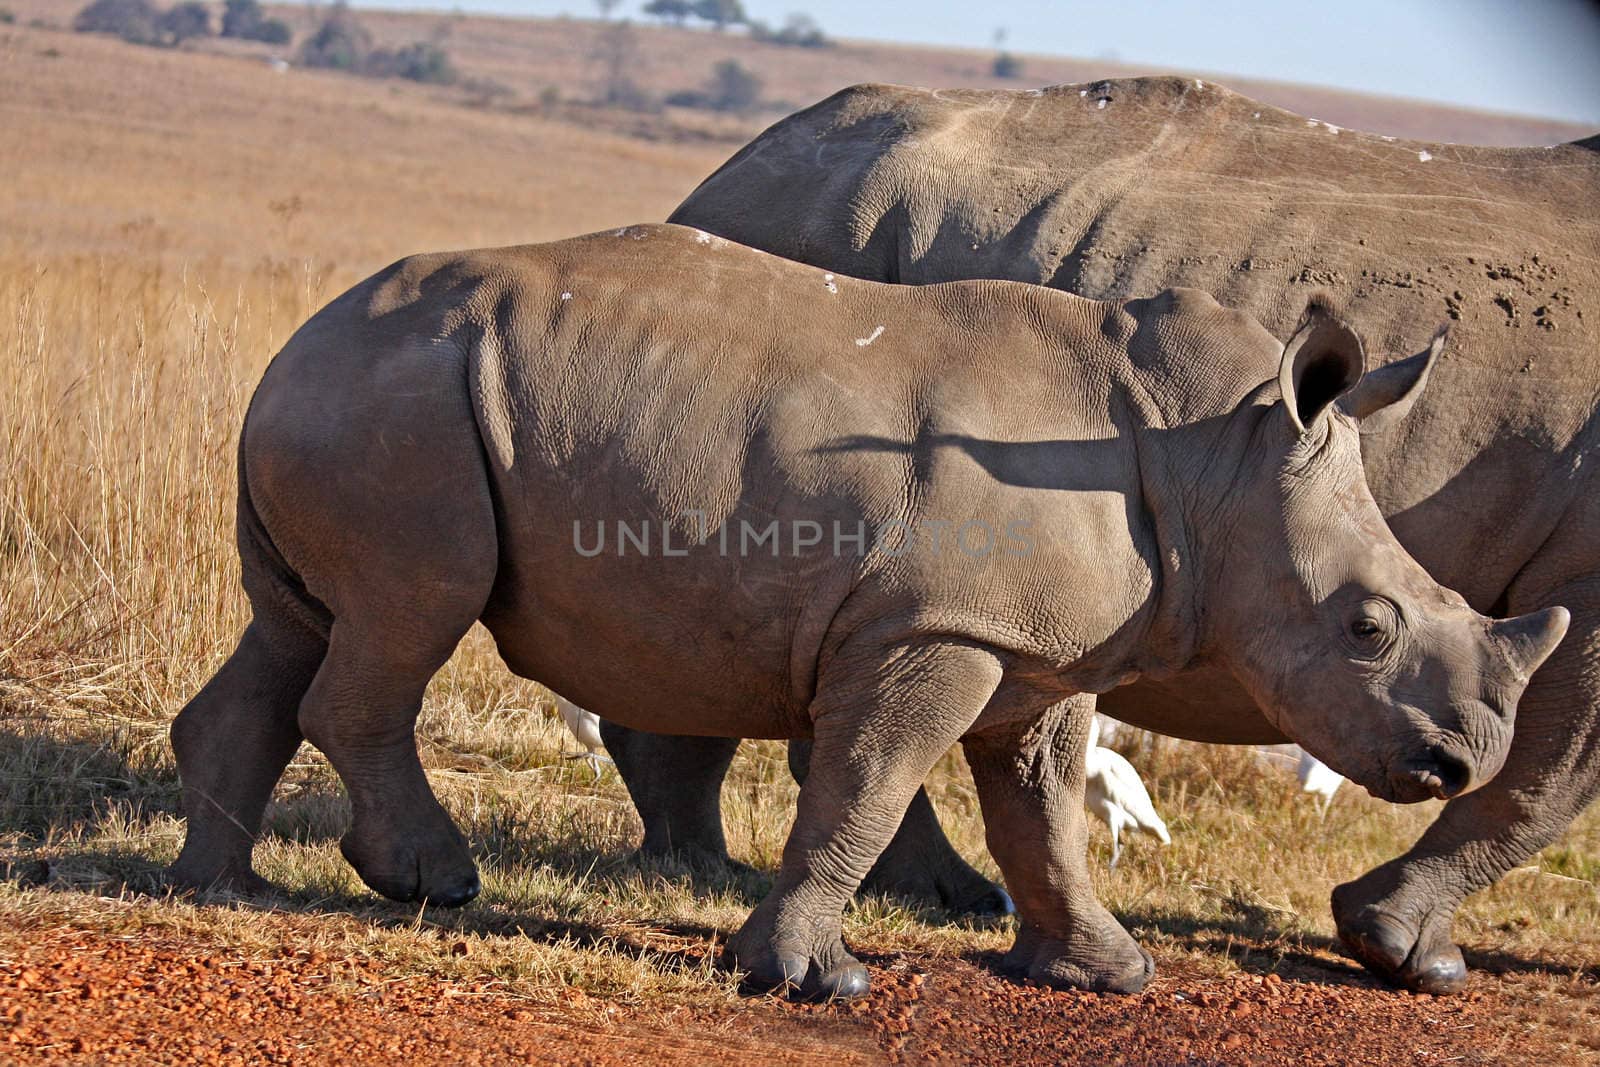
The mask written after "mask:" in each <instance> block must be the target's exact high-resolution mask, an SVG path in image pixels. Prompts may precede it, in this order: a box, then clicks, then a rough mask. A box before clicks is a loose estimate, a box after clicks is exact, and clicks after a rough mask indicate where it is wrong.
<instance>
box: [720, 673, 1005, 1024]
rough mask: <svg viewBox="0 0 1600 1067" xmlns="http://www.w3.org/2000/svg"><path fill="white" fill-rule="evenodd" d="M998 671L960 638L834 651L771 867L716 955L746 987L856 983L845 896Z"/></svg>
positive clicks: (818, 994) (798, 988)
mask: <svg viewBox="0 0 1600 1067" xmlns="http://www.w3.org/2000/svg"><path fill="white" fill-rule="evenodd" d="M999 679H1000V665H999V663H998V661H997V660H996V658H995V657H994V655H993V654H992V653H990V652H988V651H987V650H984V649H981V648H976V647H973V646H970V645H964V644H946V643H938V644H927V645H917V646H913V647H898V648H896V649H894V650H893V651H889V652H883V651H875V652H872V653H866V654H859V655H858V654H852V653H851V652H849V651H848V650H841V651H840V652H839V653H837V654H836V655H835V656H834V657H833V659H832V662H831V663H830V664H829V666H828V667H827V668H825V670H824V673H823V676H822V678H821V679H820V680H819V685H818V688H817V695H816V698H815V700H814V701H813V704H812V707H811V717H812V722H813V724H814V731H815V737H816V742H815V759H814V760H813V761H812V765H811V771H810V774H809V775H808V776H807V778H806V782H805V784H804V785H803V786H802V787H801V789H800V798H799V803H798V807H797V811H796V815H795V822H794V828H793V829H792V830H791V831H790V834H789V839H788V841H787V842H786V843H785V845H784V850H783V863H782V866H781V867H780V869H779V871H778V876H777V878H776V880H775V882H774V885H773V888H772V892H771V893H769V894H768V895H767V896H766V898H765V899H763V900H762V901H761V903H760V904H758V905H756V907H755V909H754V910H753V911H752V912H751V913H750V917H749V919H748V920H746V922H745V924H744V926H743V927H741V928H740V929H739V931H738V932H737V933H735V934H734V935H733V936H732V937H730V938H729V939H728V944H727V953H726V956H725V960H724V962H725V963H726V964H728V965H729V966H731V967H733V968H735V969H737V970H741V971H744V972H745V988H746V989H749V990H752V991H780V992H784V993H786V994H788V995H790V996H798V997H800V998H803V999H812V1000H827V999H833V998H841V997H855V996H861V995H863V994H865V993H866V992H867V990H868V979H867V971H866V968H865V967H863V966H862V964H861V962H860V961H859V960H857V959H856V958H855V957H853V956H852V955H850V953H849V952H848V951H847V950H846V949H845V946H844V941H843V938H842V924H843V914H844V907H845V905H846V904H847V903H848V902H849V900H850V897H851V895H852V894H854V893H855V891H856V889H857V887H858V886H859V885H860V883H861V879H862V878H863V877H864V876H865V875H866V873H867V871H868V870H869V869H870V868H871V867H872V864H873V862H874V861H875V860H876V859H877V857H878V854H879V853H880V852H881V851H882V850H883V848H884V846H886V845H887V844H888V843H889V840H890V838H892V837H893V836H894V831H895V828H896V827H897V826H898V825H899V823H900V819H901V817H902V816H903V815H904V814H905V810H906V805H907V804H908V803H909V802H910V800H911V798H912V796H913V795H914V794H915V793H916V791H917V788H918V787H919V785H920V784H921V783H922V781H923V779H924V778H926V777H927V774H928V772H929V771H930V770H932V769H933V765H934V764H935V763H936V762H938V760H939V758H940V757H941V756H943V755H944V753H945V752H946V751H948V750H949V748H950V746H951V745H953V744H954V743H955V742H956V740H957V739H958V738H960V737H961V735H962V734H963V733H965V732H966V730H967V728H968V727H969V726H970V725H971V724H972V722H973V721H974V720H976V718H977V716H978V714H979V712H980V711H982V709H983V706H984V704H985V703H987V701H988V699H989V697H990V696H991V695H992V693H993V692H994V689H995V686H996V685H997V684H998V683H999ZM935 708H936V709H938V711H937V713H935V712H932V711H930V710H929V709H935Z"/></svg>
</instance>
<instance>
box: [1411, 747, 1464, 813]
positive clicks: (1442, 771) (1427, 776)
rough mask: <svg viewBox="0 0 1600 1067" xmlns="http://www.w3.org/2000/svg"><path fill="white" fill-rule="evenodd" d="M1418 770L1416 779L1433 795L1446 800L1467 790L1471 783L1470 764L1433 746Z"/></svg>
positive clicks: (1447, 751) (1451, 753) (1445, 750)
mask: <svg viewBox="0 0 1600 1067" xmlns="http://www.w3.org/2000/svg"><path fill="white" fill-rule="evenodd" d="M1428 756H1429V758H1428V760H1427V761H1426V762H1425V763H1424V764H1423V765H1422V767H1421V769H1420V770H1419V772H1418V781H1420V782H1421V783H1422V784H1423V785H1424V786H1426V787H1427V789H1428V791H1429V792H1431V793H1432V794H1433V795H1434V796H1435V797H1437V798H1439V799H1440V800H1448V799H1450V798H1451V797H1454V796H1459V795H1460V794H1462V793H1464V792H1466V791H1467V787H1468V786H1469V785H1471V784H1472V765H1471V764H1470V763H1468V762H1467V761H1466V760H1464V759H1462V758H1461V757H1460V756H1457V755H1456V754H1454V753H1453V752H1450V751H1449V750H1447V749H1443V748H1434V749H1432V750H1431V751H1430V752H1429V753H1428Z"/></svg>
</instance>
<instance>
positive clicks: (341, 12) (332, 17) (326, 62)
mask: <svg viewBox="0 0 1600 1067" xmlns="http://www.w3.org/2000/svg"><path fill="white" fill-rule="evenodd" d="M371 51H372V35H371V34H370V33H368V32H367V29H366V27H365V26H362V25H361V24H360V23H359V22H357V21H356V20H355V16H353V15H351V14H350V9H349V8H347V7H345V6H344V5H343V4H335V5H334V6H333V9H332V10H330V11H329V12H328V16H327V17H326V18H324V19H323V20H322V25H320V26H318V27H317V32H316V33H313V34H312V35H311V36H310V37H308V38H306V42H305V44H303V45H301V46H300V65H301V66H304V67H325V68H329V69H332V70H343V71H349V72H350V73H351V74H359V73H361V72H362V71H363V70H364V69H365V67H366V62H367V55H368V53H370V52H371Z"/></svg>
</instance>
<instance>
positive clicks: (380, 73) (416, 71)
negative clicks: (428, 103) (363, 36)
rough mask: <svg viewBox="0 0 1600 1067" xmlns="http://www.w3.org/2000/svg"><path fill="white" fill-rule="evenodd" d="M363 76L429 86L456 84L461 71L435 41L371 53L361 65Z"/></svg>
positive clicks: (419, 42)
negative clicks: (402, 80) (421, 83)
mask: <svg viewBox="0 0 1600 1067" xmlns="http://www.w3.org/2000/svg"><path fill="white" fill-rule="evenodd" d="M361 73H363V74H368V75H371V76H372V77H375V78H405V79H407V80H409V81H414V82H423V83H424V84H427V85H454V84H455V83H456V82H457V81H458V80H460V78H461V72H460V71H458V70H456V68H455V64H453V63H451V62H450V54H449V53H448V52H446V51H445V50H444V49H443V48H441V47H439V46H438V45H437V44H434V43H433V42H432V41H417V42H414V43H412V44H408V45H405V46H403V47H401V48H396V49H393V50H390V49H378V50H376V51H374V52H370V53H368V55H367V59H366V62H365V63H363V64H362V66H361Z"/></svg>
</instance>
